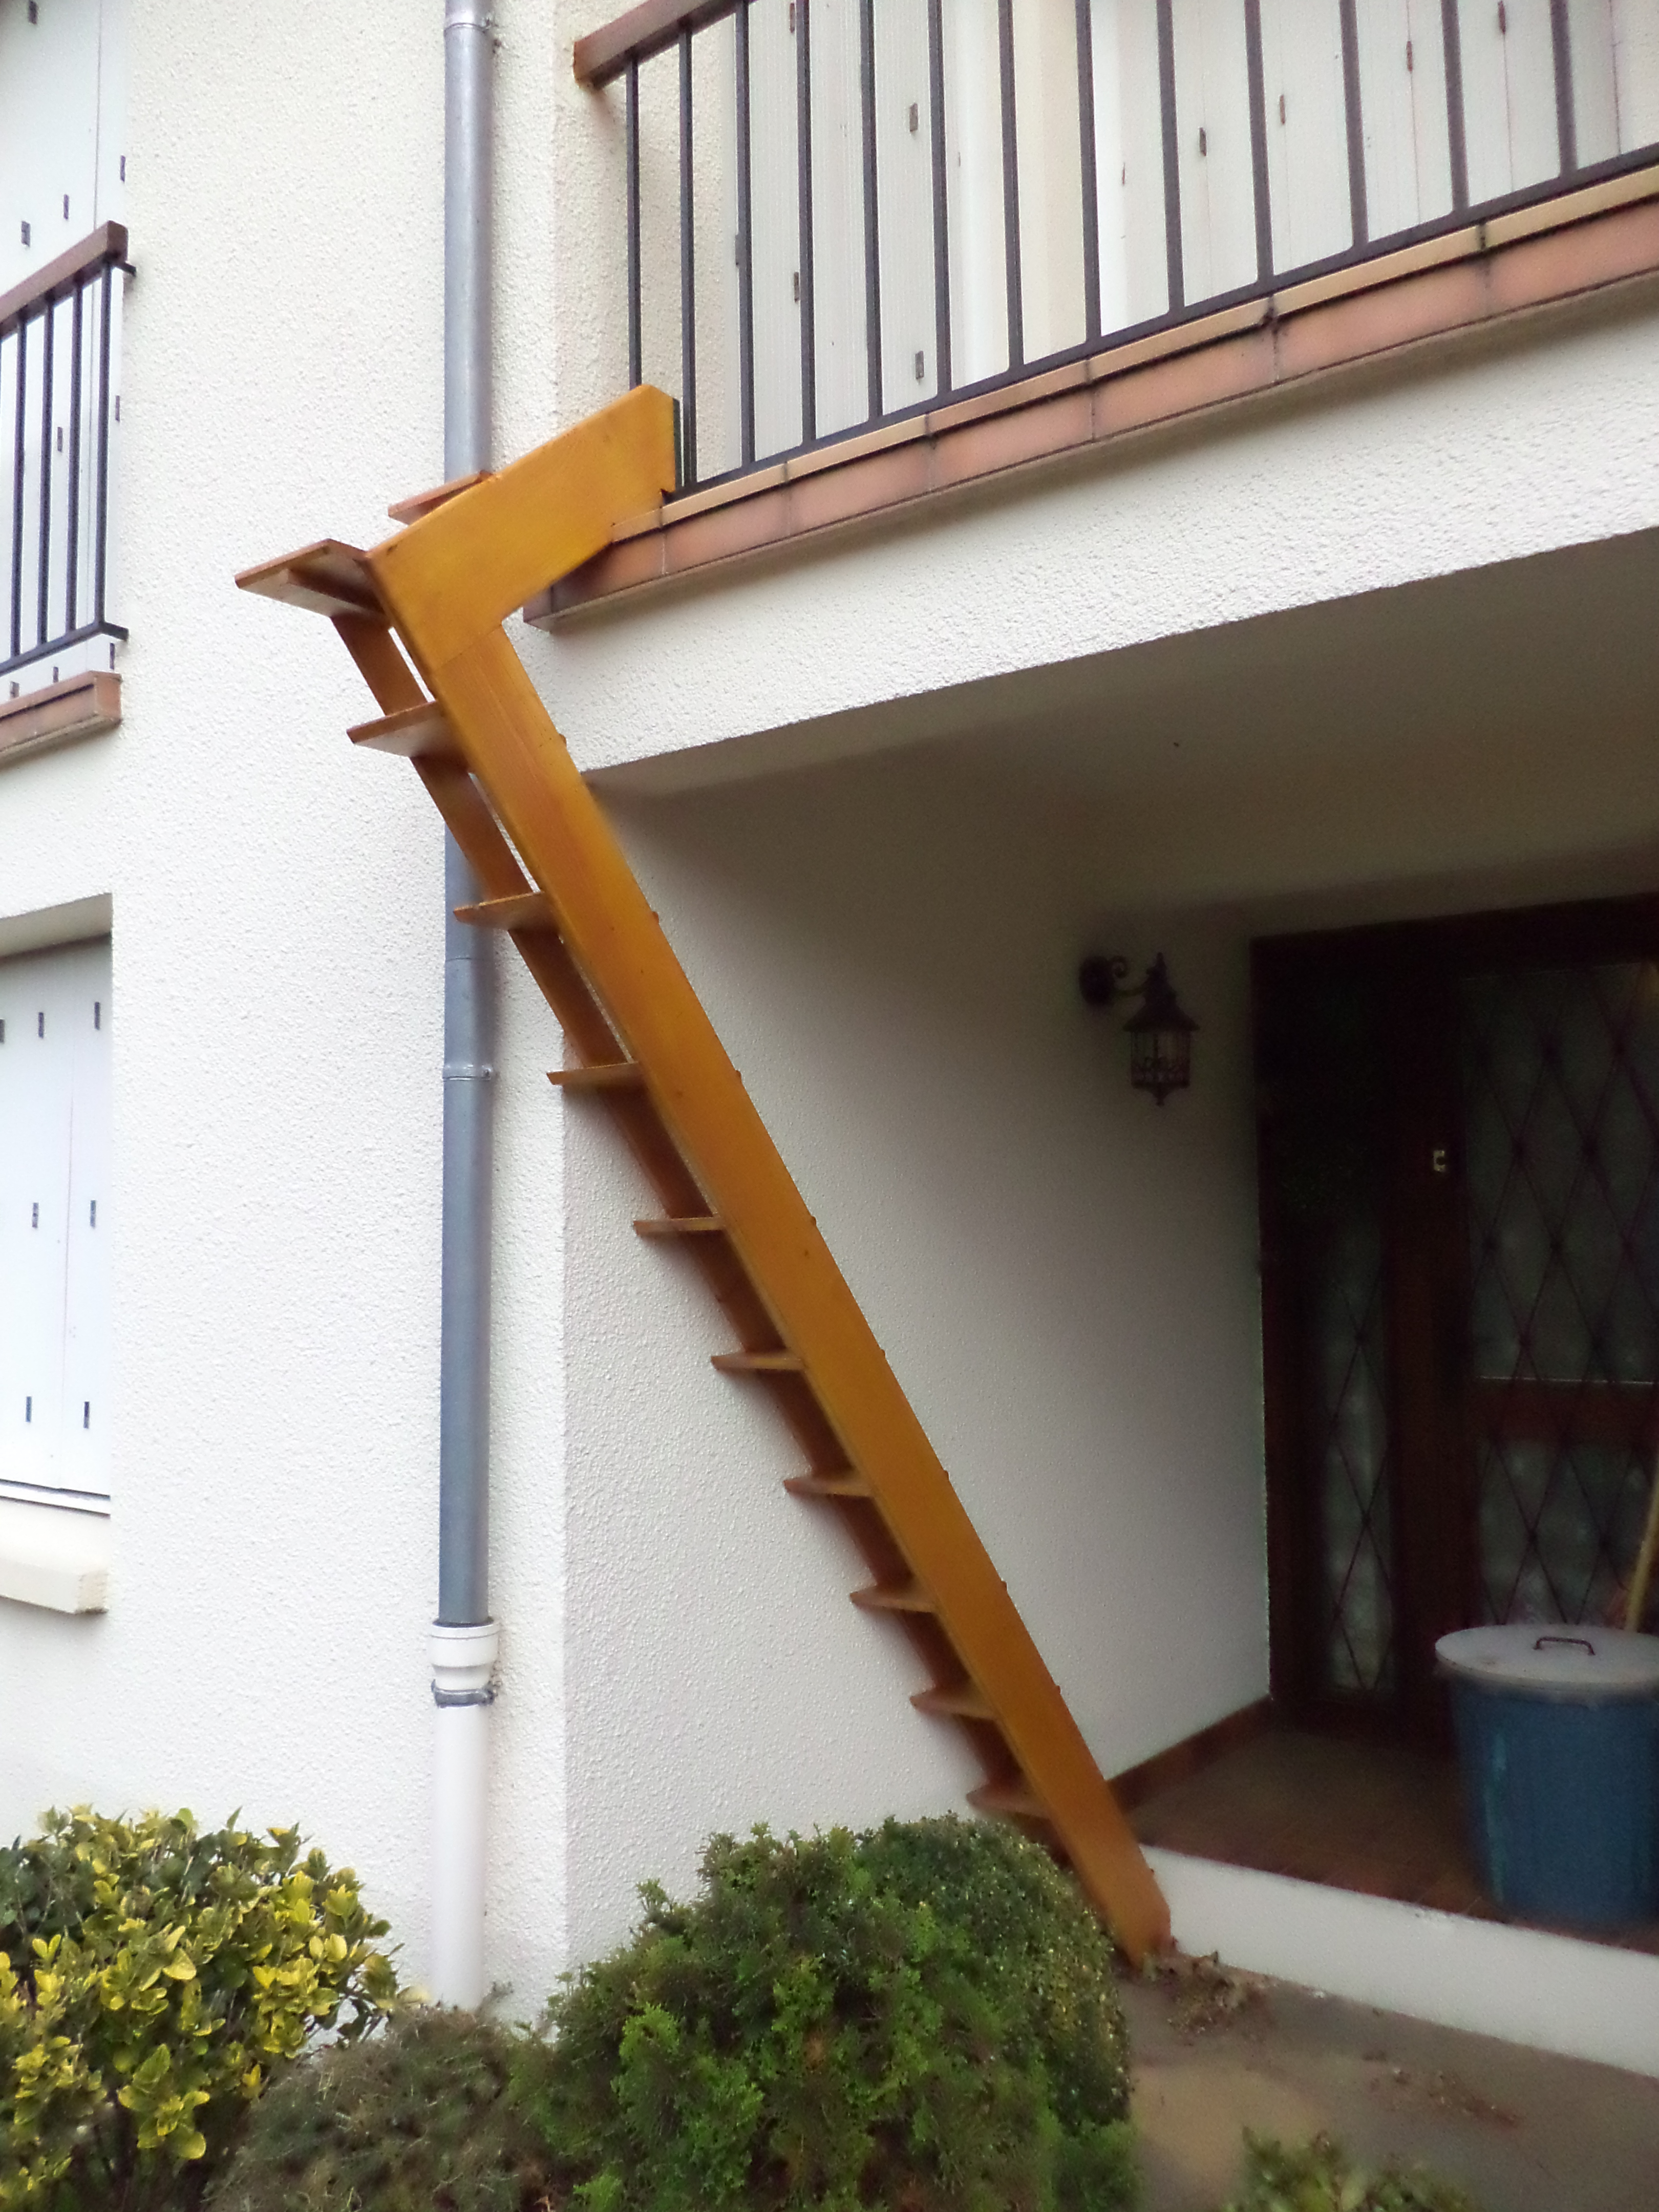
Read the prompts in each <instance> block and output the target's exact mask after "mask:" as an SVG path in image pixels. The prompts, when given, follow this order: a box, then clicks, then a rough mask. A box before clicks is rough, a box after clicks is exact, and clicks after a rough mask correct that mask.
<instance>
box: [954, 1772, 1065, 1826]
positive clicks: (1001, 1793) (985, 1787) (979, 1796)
mask: <svg viewBox="0 0 1659 2212" xmlns="http://www.w3.org/2000/svg"><path fill="white" fill-rule="evenodd" d="M968 1802H969V1804H970V1805H971V1806H973V1808H975V1811H976V1812H980V1813H994V1814H997V1815H998V1816H999V1817H1000V1819H1002V1820H1050V1819H1052V1817H1053V1816H1052V1815H1051V1814H1050V1813H1049V1810H1048V1807H1047V1806H1046V1805H1045V1804H1044V1803H1043V1802H1042V1798H1041V1797H1039V1796H1037V1794H1036V1790H1032V1789H1031V1788H1030V1787H1029V1785H1028V1784H1025V1783H1024V1782H1018V1781H1012V1782H986V1783H982V1784H981V1786H980V1787H979V1788H978V1789H977V1790H969V1792H968Z"/></svg>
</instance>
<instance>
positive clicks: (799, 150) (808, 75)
mask: <svg viewBox="0 0 1659 2212" xmlns="http://www.w3.org/2000/svg"><path fill="white" fill-rule="evenodd" d="M795 136H796V155H797V170H798V174H797V177H796V193H797V197H798V200H799V210H800V269H799V278H800V441H801V443H802V445H804V446H810V445H811V443H812V441H813V440H814V439H815V438H816V437H817V435H818V333H817V317H816V314H815V313H814V309H813V301H812V33H811V0H795Z"/></svg>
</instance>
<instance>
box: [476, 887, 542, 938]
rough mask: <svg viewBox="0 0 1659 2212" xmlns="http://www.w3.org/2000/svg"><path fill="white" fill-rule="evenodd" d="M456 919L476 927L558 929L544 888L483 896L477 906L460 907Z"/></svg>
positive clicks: (519, 929) (518, 929)
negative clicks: (508, 895)
mask: <svg viewBox="0 0 1659 2212" xmlns="http://www.w3.org/2000/svg"><path fill="white" fill-rule="evenodd" d="M455 919H456V921H465V922H471V924H472V926H473V927H475V928H477V929H509V930H515V931H523V930H531V929H539V930H549V929H550V930H553V931H555V932H556V931H557V929H558V923H557V922H556V921H555V920H554V918H553V909H552V908H551V907H550V905H549V904H548V901H547V894H546V893H545V891H517V892H515V893H514V894H513V896H512V897H510V898H492V899H480V900H478V902H477V904H476V905H474V906H458V907H457V908H456V909H455Z"/></svg>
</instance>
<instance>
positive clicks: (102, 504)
mask: <svg viewBox="0 0 1659 2212" xmlns="http://www.w3.org/2000/svg"><path fill="white" fill-rule="evenodd" d="M114 284H115V272H114V270H112V268H111V267H110V265H109V264H108V262H106V263H105V264H104V273H103V282H102V283H101V284H100V287H99V312H98V525H97V534H96V537H95V538H94V549H93V564H94V565H93V572H92V589H93V611H92V615H93V621H94V624H95V625H97V626H98V627H100V628H101V627H102V624H103V620H104V566H105V556H106V553H107V551H108V550H109V420H110V416H109V409H110V398H109V315H110V300H111V296H112V293H113V290H114Z"/></svg>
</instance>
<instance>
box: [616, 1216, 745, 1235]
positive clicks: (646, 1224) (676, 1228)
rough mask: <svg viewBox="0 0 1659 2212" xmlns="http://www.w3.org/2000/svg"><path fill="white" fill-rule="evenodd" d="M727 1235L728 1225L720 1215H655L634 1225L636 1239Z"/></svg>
mask: <svg viewBox="0 0 1659 2212" xmlns="http://www.w3.org/2000/svg"><path fill="white" fill-rule="evenodd" d="M725 1233H726V1224H725V1223H724V1222H723V1221H722V1220H721V1219H720V1216H719V1214H718V1213H665V1214H654V1215H653V1216H652V1217H651V1218H650V1219H648V1220H645V1221H636V1222H635V1224H634V1234H635V1236H636V1237H720V1236H724V1234H725Z"/></svg>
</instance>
